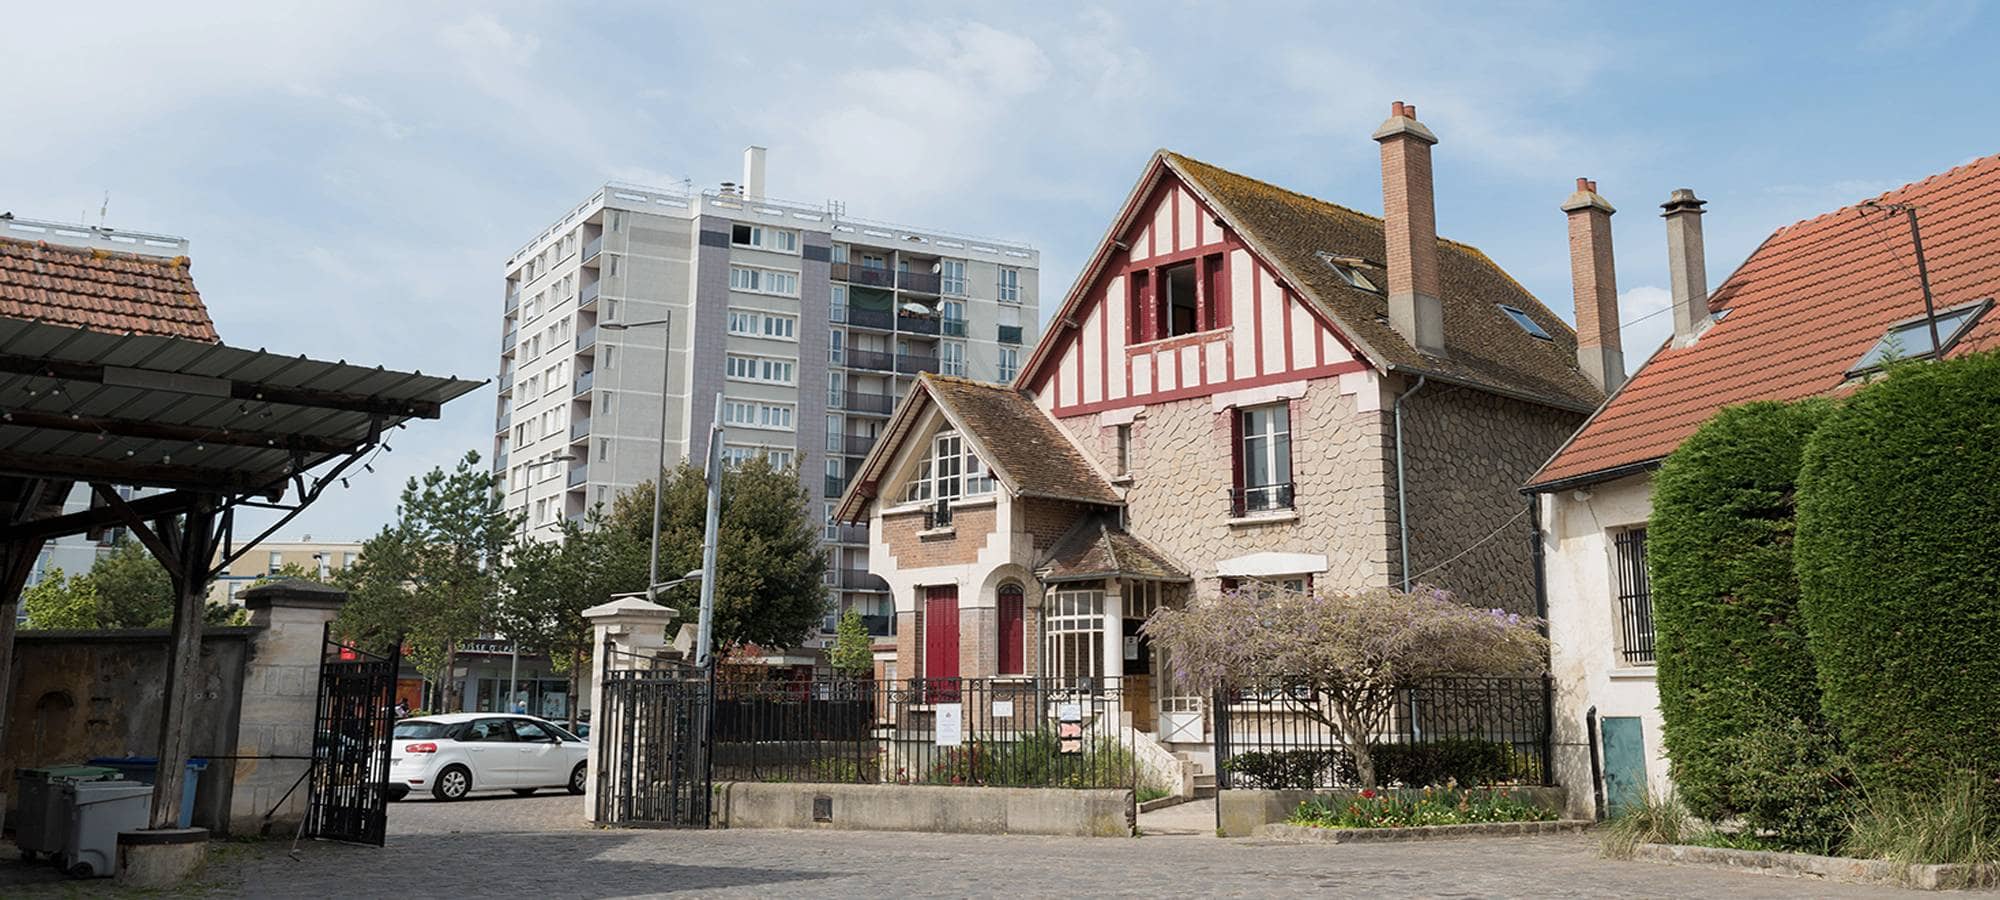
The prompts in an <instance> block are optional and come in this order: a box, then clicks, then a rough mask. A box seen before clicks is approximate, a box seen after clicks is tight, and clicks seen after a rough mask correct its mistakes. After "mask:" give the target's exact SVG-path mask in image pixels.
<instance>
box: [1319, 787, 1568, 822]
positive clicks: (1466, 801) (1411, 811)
mask: <svg viewBox="0 0 2000 900" xmlns="http://www.w3.org/2000/svg"><path fill="white" fill-rule="evenodd" d="M1555 817H1556V814H1555V813H1554V812H1552V811H1550V810H1548V809H1545V808H1543V807H1540V806H1536V805H1535V804H1533V803H1529V802H1527V801H1525V800H1522V799H1521V798H1520V797H1518V796H1516V795H1515V794H1514V793H1512V792H1510V791H1505V790H1497V789H1493V788H1472V789H1468V790H1454V789H1447V788H1424V789H1422V790H1402V791H1397V790H1388V791H1376V790H1372V789H1363V790H1362V791H1361V792H1360V793H1359V794H1356V795H1355V796H1354V797H1353V799H1350V800H1348V801H1346V802H1340V801H1335V802H1332V803H1328V802H1326V801H1323V800H1307V801H1305V802H1304V803H1301V804H1299V808H1298V809H1297V810H1296V811H1295V812H1293V813H1292V815H1291V818H1290V819H1287V820H1286V821H1288V822H1290V823H1291V824H1293V825H1313V826H1317V827H1320V828H1415V827H1420V826H1425V825H1473V824H1479V823H1484V822H1545V821H1549V820H1551V819H1554V818H1555Z"/></svg>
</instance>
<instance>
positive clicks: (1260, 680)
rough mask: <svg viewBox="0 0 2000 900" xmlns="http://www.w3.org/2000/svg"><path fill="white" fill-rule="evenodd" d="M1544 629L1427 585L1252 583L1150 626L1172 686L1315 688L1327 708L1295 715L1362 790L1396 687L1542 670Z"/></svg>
mask: <svg viewBox="0 0 2000 900" xmlns="http://www.w3.org/2000/svg"><path fill="white" fill-rule="evenodd" d="M1538 624H1539V622H1538V621H1537V620H1535V619H1532V618H1523V617H1522V616H1519V615H1517V614H1514V613H1509V612H1507V611H1505V610H1500V609H1491V610H1485V609H1474V608H1472V607H1470V606H1466V605H1464V604H1461V603H1458V602H1457V601H1455V600H1453V599H1452V597H1451V595H1450V594H1449V593H1446V592H1445V591H1442V590H1438V589H1435V588H1431V587H1419V588H1417V589H1416V590H1414V591H1410V592H1407V593H1406V592H1403V591H1397V590H1392V589H1389V588H1375V589H1372V590H1366V591H1361V592H1358V593H1344V592H1324V593H1317V594H1315V593H1302V592H1298V591H1290V590H1285V589H1283V588H1280V587H1276V586H1272V585H1255V586H1251V587H1246V588H1243V589H1241V590H1235V591H1225V592H1223V594H1222V596H1220V597H1217V598H1213V599H1207V600H1202V601H1198V602H1196V603H1193V604H1190V605H1189V606H1188V607H1187V608H1185V609H1162V610H1160V611H1159V612H1158V613H1155V614H1154V615H1153V617H1152V619H1150V620H1149V621H1148V622H1147V623H1146V626H1145V631H1146V634H1147V635H1148V636H1149V637H1151V638H1152V641H1153V645H1154V646H1156V647H1160V648H1162V649H1164V650H1166V652H1167V658H1168V659H1169V660H1170V661H1171V664H1172V665H1173V667H1174V678H1175V680H1176V682H1177V683H1181V684H1186V685H1188V686H1190V687H1193V688H1195V689H1196V690H1202V691H1211V690H1220V689H1225V688H1270V687H1277V686H1280V685H1291V684H1300V685H1304V686H1306V687H1309V688H1310V689H1311V690H1312V691H1313V693H1314V695H1315V696H1316V697H1319V698H1322V700H1323V702H1320V703H1307V704H1301V708H1300V709H1299V710H1298V711H1299V713H1300V714H1302V715H1304V716H1306V717H1307V718H1310V719H1313V720H1314V721H1317V722H1319V723H1320V724H1321V725H1324V726H1326V727H1327V728H1328V729H1330V730H1332V731H1333V732H1334V733H1335V734H1338V735H1340V737H1341V740H1342V742H1343V743H1344V744H1345V746H1346V748H1347V750H1348V752H1350V753H1352V754H1353V755H1354V764H1355V769H1356V773H1357V774H1358V776H1359V778H1360V780H1361V786H1362V787H1365V788H1373V787H1375V785H1376V778H1375V762H1374V760H1373V759H1372V758H1371V756H1370V753H1369V749H1368V742H1369V740H1370V739H1371V738H1372V736H1373V735H1375V734H1377V733H1379V732H1380V731H1382V730H1383V728H1384V727H1385V726H1387V725H1388V723H1389V715H1390V712H1391V711H1392V710H1393V708H1394V706H1395V703H1396V700H1397V696H1398V694H1399V693H1400V692H1401V691H1403V690H1404V689H1406V688H1410V687H1414V686H1416V685H1418V684H1421V683H1423V682H1426V681H1430V680H1433V679H1437V678H1442V677H1446V676H1453V675H1484V676H1507V675H1533V674H1537V673H1540V672H1542V671H1543V670H1544V667H1545V665H1546V660H1547V659H1548V641H1547V639H1545V638H1543V637H1542V636H1541V635H1540V634H1539V633H1537V632H1536V626H1537V625H1538Z"/></svg>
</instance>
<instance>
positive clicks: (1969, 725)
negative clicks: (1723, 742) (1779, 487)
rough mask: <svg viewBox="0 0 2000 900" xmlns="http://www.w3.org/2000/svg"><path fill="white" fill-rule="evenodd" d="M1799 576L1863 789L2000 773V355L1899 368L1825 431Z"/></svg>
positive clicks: (1814, 462)
mask: <svg viewBox="0 0 2000 900" xmlns="http://www.w3.org/2000/svg"><path fill="white" fill-rule="evenodd" d="M1797 566H1798V576H1799V583H1800V587H1801V589H1802V591H1803V599H1802V602H1801V605H1800V606H1801V610H1802V611H1803V612H1804V614H1805V621H1806V626H1807V630H1808V632H1809V633H1810V635H1811V648H1812V654H1813V659H1814V662H1815V663H1816V665H1817V667H1818V670H1819V681H1820V686H1821V688H1822V692H1823V694H1824V696H1823V700H1822V703H1823V705H1824V707H1825V709H1826V714H1827V716H1828V718H1829V719H1831V720H1832V722H1833V724H1834V725H1835V726H1836V727H1837V728H1838V730H1839V733H1840V736H1841V737H1842V739H1843V740H1844V741H1845V742H1846V744H1847V747H1848V750H1849V752H1850V753H1851V755H1852V756H1853V758H1854V761H1855V764H1856V766H1857V772H1858V774H1859V776H1860V779H1861V783H1862V786H1863V788H1865V789H1867V790H1869V791H1871V792H1874V791H1877V790H1884V791H1887V792H1894V791H1896V790H1913V791H1924V792H1934V791H1935V789H1936V788H1937V786H1938V785H1939V784H1942V783H1944V781H1945V780H1946V778H1947V776H1948V774H1949V773H1950V772H1951V771H1952V770H1954V769H1959V768H1967V769H1972V770H1973V771H1975V772H1977V773H1979V774H1980V775H1982V776H1984V777H1985V778H1986V779H1987V782H1988V783H1989V784H1991V783H1993V779H1994V777H1996V776H2000V356H1996V355H1994V354H1991V353H1984V354H1975V355H1972V356H1968V357H1964V358H1961V359H1957V360H1953V361H1950V362H1945V363H1938V364H1910V365H1904V366H1899V367H1895V368H1894V369H1892V371H1891V372H1890V374H1889V376H1888V378H1887V379H1886V380H1884V381H1882V382H1880V383H1878V384H1873V385H1870V386H1868V387H1866V388H1863V389H1861V390H1860V391H1857V392H1856V393H1855V395H1854V396H1853V397H1852V398H1851V399H1849V401H1848V402H1847V403H1846V404H1844V405H1843V406H1842V408H1841V409H1840V411H1839V412H1837V413H1835V414H1834V415H1833V416H1832V417H1831V418H1829V419H1828V420H1827V422H1826V423H1825V424H1824V425H1823V426H1821V428H1820V430H1819V431H1818V433H1816V434H1815V435H1814V436H1813V439H1812V443H1811V444H1810V446H1808V447H1807V448H1806V454H1805V466H1804V469H1803V470H1802V472H1801V474H1800V478H1799V534H1798V560H1797Z"/></svg>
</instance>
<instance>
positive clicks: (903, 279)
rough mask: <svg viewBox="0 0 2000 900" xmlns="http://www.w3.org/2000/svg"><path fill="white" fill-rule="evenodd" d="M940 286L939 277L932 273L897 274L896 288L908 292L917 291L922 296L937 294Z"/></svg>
mask: <svg viewBox="0 0 2000 900" xmlns="http://www.w3.org/2000/svg"><path fill="white" fill-rule="evenodd" d="M938 284H939V279H938V277H937V276H936V275H934V274H932V273H930V272H897V273H896V286H897V287H899V288H902V289H903V290H906V291H916V292H918V293H920V294H935V293H937V292H938Z"/></svg>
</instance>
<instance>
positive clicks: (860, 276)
mask: <svg viewBox="0 0 2000 900" xmlns="http://www.w3.org/2000/svg"><path fill="white" fill-rule="evenodd" d="M832 276H833V280H835V281H845V282H847V283H849V284H865V285H868V286H870V287H895V286H896V277H895V276H894V275H892V274H890V272H889V270H888V269H885V268H881V267H879V266H857V265H853V264H851V263H834V264H833V272H832Z"/></svg>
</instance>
